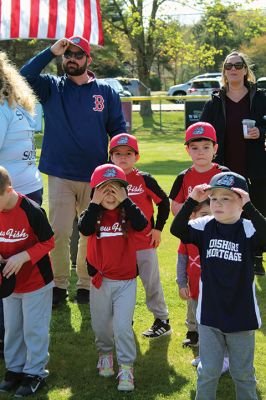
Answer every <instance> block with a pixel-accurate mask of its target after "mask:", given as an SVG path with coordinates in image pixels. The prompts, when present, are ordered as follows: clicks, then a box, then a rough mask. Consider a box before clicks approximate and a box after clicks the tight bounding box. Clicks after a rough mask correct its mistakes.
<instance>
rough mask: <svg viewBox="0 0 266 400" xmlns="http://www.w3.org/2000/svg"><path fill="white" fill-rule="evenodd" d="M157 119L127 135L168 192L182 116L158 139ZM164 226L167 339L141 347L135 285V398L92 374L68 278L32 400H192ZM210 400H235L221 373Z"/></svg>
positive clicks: (85, 314) (88, 338)
mask: <svg viewBox="0 0 266 400" xmlns="http://www.w3.org/2000/svg"><path fill="white" fill-rule="evenodd" d="M158 118H159V116H158V115H156V114H155V115H154V117H153V118H151V119H149V120H145V121H143V120H142V119H141V118H140V117H139V115H138V114H134V116H133V133H134V134H136V136H137V138H138V140H139V147H140V155H141V158H140V161H139V163H138V164H137V166H138V168H139V169H141V170H144V171H148V172H150V173H151V174H152V175H154V177H155V178H156V179H157V180H158V182H159V183H160V185H161V186H162V187H163V188H164V189H165V190H166V191H167V192H168V193H169V190H170V188H171V186H172V183H173V181H174V179H175V177H176V175H177V174H178V173H179V172H180V171H181V170H183V169H184V168H186V167H188V166H189V165H190V161H189V159H188V156H187V154H186V152H185V150H184V145H183V140H184V122H183V113H164V114H163V120H164V129H163V132H162V133H160V132H159V131H158ZM37 142H38V143H39V145H40V143H41V135H39V136H38V137H37ZM45 185H46V180H45ZM44 196H45V201H44V206H45V208H47V189H46V187H45V194H44ZM171 221H172V216H170V217H169V220H168V223H167V225H166V227H165V229H164V231H163V235H162V236H163V240H162V243H161V245H160V248H159V250H158V254H159V262H160V271H161V278H162V284H163V288H164V293H165V298H166V302H167V305H168V307H169V312H170V319H171V325H172V328H173V330H174V332H173V334H172V335H171V336H168V337H165V338H161V339H159V340H155V341H148V340H147V339H144V338H143V337H142V336H141V333H142V331H143V330H145V329H146V328H148V327H149V326H150V325H151V324H152V322H153V316H152V315H151V314H150V313H149V312H148V311H147V308H146V306H145V296H144V291H143V288H142V284H141V282H140V281H138V295H137V305H136V309H135V316H134V332H135V338H136V344H137V350H138V351H137V360H136V363H135V383H136V389H135V391H134V392H133V393H128V394H123V393H119V392H118V391H117V389H116V386H117V381H116V379H115V377H114V378H110V379H104V378H100V377H99V376H98V374H97V369H96V364H97V359H98V355H97V352H96V348H95V345H94V335H93V332H92V329H91V324H90V313H89V307H88V306H85V305H84V306H78V305H77V304H74V303H73V297H74V294H75V286H74V284H75V281H76V276H75V272H73V274H72V275H73V276H72V283H71V288H70V300H69V301H68V303H67V305H65V306H63V307H62V308H61V309H58V310H54V311H53V316H52V324H51V345H50V361H49V365H48V368H49V370H50V377H49V379H48V388H47V390H44V391H42V393H41V394H40V395H39V394H38V396H36V398H38V399H51V400H61V399H77V400H102V399H103V400H105V399H106V400H113V399H118V400H120V399H121V400H122V399H134V400H161V399H169V400H170V399H171V400H188V399H194V397H195V388H196V369H195V368H194V367H192V366H191V365H190V361H191V360H192V358H194V355H193V352H192V350H191V349H183V348H182V346H181V342H182V340H183V338H184V336H185V333H186V327H185V325H184V321H185V313H186V304H185V302H183V301H181V300H180V299H179V297H178V292H177V285H176V283H175V269H176V254H177V245H178V241H177V239H176V238H174V237H173V236H172V235H170V233H169V226H170V223H171ZM265 266H266V265H265ZM256 279H257V297H258V301H259V305H260V310H261V314H262V319H265V314H266V305H265V304H266V302H265V300H266V291H265V289H266V278H256ZM243 312H245V310H243ZM265 334H266V328H265V327H263V328H262V329H261V330H259V331H258V332H257V333H256V355H255V367H256V375H257V379H258V394H259V399H266V380H265V375H266V367H265V360H266V341H265ZM243 351H245V349H243ZM1 398H3V399H10V398H11V396H7V395H1ZM217 399H218V400H233V399H235V394H234V385H233V383H232V379H231V377H230V375H229V374H228V373H227V374H225V375H224V376H223V377H222V378H221V379H220V383H219V387H218V393H217Z"/></svg>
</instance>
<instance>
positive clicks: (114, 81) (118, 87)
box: [100, 78, 131, 97]
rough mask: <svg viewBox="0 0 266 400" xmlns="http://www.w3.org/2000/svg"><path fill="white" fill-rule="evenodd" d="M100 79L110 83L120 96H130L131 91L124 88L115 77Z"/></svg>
mask: <svg viewBox="0 0 266 400" xmlns="http://www.w3.org/2000/svg"><path fill="white" fill-rule="evenodd" d="M100 80H102V81H105V82H106V83H108V85H110V86H111V87H112V88H113V89H114V90H115V91H116V92H117V93H118V94H119V96H120V97H131V93H130V92H129V91H128V90H125V89H124V88H123V86H122V85H121V83H120V82H119V81H118V80H117V79H115V78H104V79H100Z"/></svg>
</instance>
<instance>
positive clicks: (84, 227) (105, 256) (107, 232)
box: [78, 198, 147, 287]
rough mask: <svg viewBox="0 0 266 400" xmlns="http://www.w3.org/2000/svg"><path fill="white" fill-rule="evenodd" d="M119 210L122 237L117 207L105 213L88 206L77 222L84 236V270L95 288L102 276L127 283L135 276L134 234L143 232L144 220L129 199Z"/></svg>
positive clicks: (99, 283) (99, 207)
mask: <svg viewBox="0 0 266 400" xmlns="http://www.w3.org/2000/svg"><path fill="white" fill-rule="evenodd" d="M121 207H123V209H124V211H125V217H124V218H125V224H126V226H127V233H126V235H125V234H124V233H123V232H122V224H121V211H120V209H119V208H116V209H114V210H106V209H103V208H102V207H101V206H100V205H98V204H94V203H90V205H89V207H88V209H87V210H85V211H84V212H83V213H82V214H81V216H80V219H79V224H78V226H79V230H80V232H81V233H82V234H83V235H85V236H88V246H87V263H88V271H89V275H90V276H93V277H94V278H93V280H92V283H93V284H94V285H95V286H96V287H100V286H101V280H102V278H103V277H106V278H109V279H114V280H127V279H133V278H135V277H136V276H137V259H136V242H135V235H136V232H135V231H136V230H142V229H144V228H145V227H146V225H147V220H146V218H145V216H144V214H143V213H142V212H141V211H140V209H139V208H138V207H137V206H136V205H135V204H134V203H133V202H132V201H131V200H130V199H129V198H126V199H125V200H124V201H123V202H122V203H121ZM96 275H97V276H96ZM95 279H97V282H96V280H95Z"/></svg>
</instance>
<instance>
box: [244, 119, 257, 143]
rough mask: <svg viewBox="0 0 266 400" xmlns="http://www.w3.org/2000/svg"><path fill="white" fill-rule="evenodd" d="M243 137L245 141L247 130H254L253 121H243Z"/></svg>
mask: <svg viewBox="0 0 266 400" xmlns="http://www.w3.org/2000/svg"><path fill="white" fill-rule="evenodd" d="M242 124H243V135H244V138H245V139H249V134H248V130H249V128H254V126H255V124H256V121H255V120H254V119H243V120H242Z"/></svg>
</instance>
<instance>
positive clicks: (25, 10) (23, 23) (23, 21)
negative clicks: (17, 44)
mask: <svg viewBox="0 0 266 400" xmlns="http://www.w3.org/2000/svg"><path fill="white" fill-rule="evenodd" d="M30 7H31V0H20V23H19V26H20V28H19V35H20V37H23V38H27V37H29V30H30V18H29V15H30Z"/></svg>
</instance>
